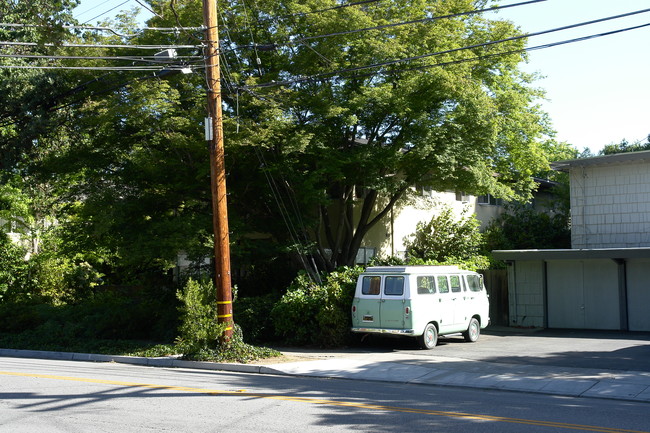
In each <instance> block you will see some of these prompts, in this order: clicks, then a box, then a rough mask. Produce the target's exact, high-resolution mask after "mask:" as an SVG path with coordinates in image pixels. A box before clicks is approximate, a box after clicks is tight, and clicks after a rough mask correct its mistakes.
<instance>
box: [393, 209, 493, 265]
mask: <svg viewBox="0 0 650 433" xmlns="http://www.w3.org/2000/svg"><path fill="white" fill-rule="evenodd" d="M466 212H467V210H465V211H463V216H461V218H460V219H458V218H456V216H455V215H454V212H453V211H452V209H451V208H449V207H447V208H445V209H443V210H442V212H441V213H440V214H439V215H437V216H435V217H433V218H432V219H431V221H429V222H427V223H422V222H420V223H418V224H417V226H416V230H415V233H414V234H412V235H411V236H410V237H409V238H407V239H405V245H406V249H407V251H408V254H409V256H411V257H415V258H419V259H422V260H434V261H438V262H443V261H446V260H447V259H450V258H454V259H455V260H458V259H460V260H464V259H468V258H470V257H473V256H474V255H476V254H477V253H478V251H479V249H480V247H481V242H482V236H481V233H480V232H479V230H478V227H479V222H478V220H477V219H476V218H475V217H474V216H468V217H466V216H465V213H466Z"/></svg>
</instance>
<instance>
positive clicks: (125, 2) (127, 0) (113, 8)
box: [84, 0, 131, 24]
mask: <svg viewBox="0 0 650 433" xmlns="http://www.w3.org/2000/svg"><path fill="white" fill-rule="evenodd" d="M130 1H131V0H126V1H124V2H122V3H120V4H119V5H117V6H115V7H112V8H110V9H109V10H107V11H106V12H103V13H101V14H99V15H97V16H96V17H92V18H91V19H89V20H87V21H86V22H84V24H88V23H89V22H91V21H92V20H94V19H97V18H99V17H101V16H104V15H106V14H107V13H109V12H110V11H112V10H115V9H117V8H119V7H120V6H122V5H125V4H127V3H128V2H130Z"/></svg>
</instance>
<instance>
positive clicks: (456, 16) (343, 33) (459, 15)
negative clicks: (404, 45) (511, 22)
mask: <svg viewBox="0 0 650 433" xmlns="http://www.w3.org/2000/svg"><path fill="white" fill-rule="evenodd" d="M544 1H546V0H529V1H525V2H521V3H514V4H511V5H505V6H495V7H491V8H485V9H477V10H473V11H466V12H459V13H455V14H448V15H440V16H435V17H429V18H421V19H418V20H411V21H403V22H399V23H390V24H383V25H380V26H373V27H366V28H363V29H354V30H346V31H344V32H336V33H328V34H324V35H315V36H306V37H304V38H295V39H292V40H291V41H290V43H295V42H304V41H309V40H314V39H322V38H329V37H332V36H343V35H349V34H353V33H360V32H365V31H369V30H382V29H387V28H391V27H400V26H406V25H411V24H421V23H427V22H431V21H437V20H441V19H448V18H458V17H462V16H468V15H475V14H480V13H484V12H492V11H496V10H500V9H506V8H512V7H516V6H525V5H529V4H533V3H540V2H544Z"/></svg>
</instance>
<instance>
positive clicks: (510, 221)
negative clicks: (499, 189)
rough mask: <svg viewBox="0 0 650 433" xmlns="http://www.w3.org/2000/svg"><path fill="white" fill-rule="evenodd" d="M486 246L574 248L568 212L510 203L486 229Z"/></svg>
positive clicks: (506, 247) (489, 247)
mask: <svg viewBox="0 0 650 433" xmlns="http://www.w3.org/2000/svg"><path fill="white" fill-rule="evenodd" d="M483 237H484V239H485V247H484V248H485V250H486V251H487V252H489V251H492V250H513V249H557V248H571V229H570V227H569V218H568V212H563V211H562V210H561V209H560V211H558V212H555V213H552V214H549V213H546V212H539V211H536V210H534V209H532V208H530V207H526V206H510V207H508V208H507V209H506V212H505V213H503V214H501V215H500V216H499V217H498V218H496V219H495V220H494V221H492V223H491V224H490V225H489V226H488V227H487V228H486V229H485V231H484V234H483Z"/></svg>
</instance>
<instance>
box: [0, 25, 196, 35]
mask: <svg viewBox="0 0 650 433" xmlns="http://www.w3.org/2000/svg"><path fill="white" fill-rule="evenodd" d="M0 27H11V28H40V27H44V28H50V27H51V26H45V25H42V24H22V23H0ZM61 28H64V29H72V30H97V31H106V32H112V33H113V34H115V35H117V36H121V37H134V36H138V34H137V33H133V34H123V33H118V32H117V30H116V29H114V28H112V27H105V26H84V25H81V26H78V25H63V26H61ZM184 29H185V30H192V31H199V30H203V29H204V27H203V26H201V27H185V28H184ZM134 30H139V31H160V32H170V33H172V32H173V33H177V32H178V31H179V30H180V29H179V28H178V27H140V28H136V29H134Z"/></svg>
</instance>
